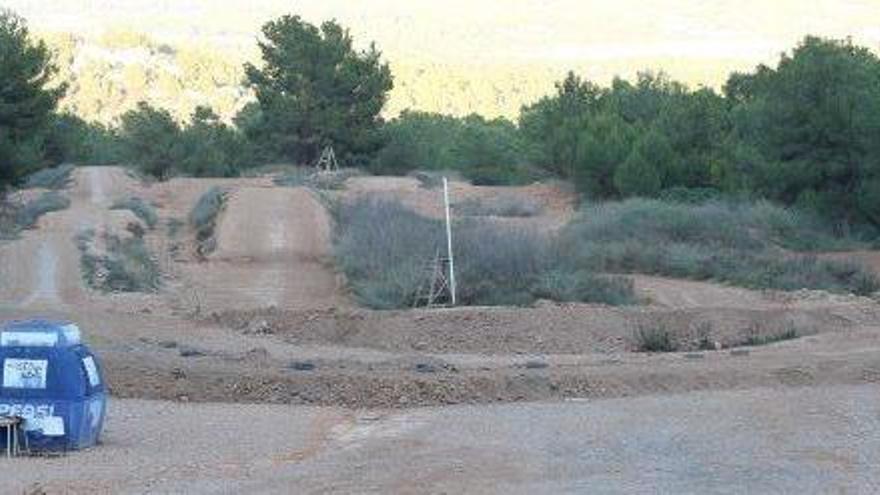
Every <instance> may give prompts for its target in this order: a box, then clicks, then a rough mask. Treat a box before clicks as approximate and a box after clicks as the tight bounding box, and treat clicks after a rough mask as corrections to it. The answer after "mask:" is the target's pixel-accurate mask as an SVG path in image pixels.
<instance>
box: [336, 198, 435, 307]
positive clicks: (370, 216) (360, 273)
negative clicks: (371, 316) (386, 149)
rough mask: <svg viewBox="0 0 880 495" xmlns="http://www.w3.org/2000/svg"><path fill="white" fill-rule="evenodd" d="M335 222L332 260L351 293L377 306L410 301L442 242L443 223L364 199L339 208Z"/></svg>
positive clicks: (396, 205) (389, 203)
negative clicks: (345, 280)
mask: <svg viewBox="0 0 880 495" xmlns="http://www.w3.org/2000/svg"><path fill="white" fill-rule="evenodd" d="M337 227H338V233H337V238H336V245H335V255H336V259H337V262H338V264H339V267H340V268H341V269H342V271H343V272H344V273H345V274H346V276H347V277H348V280H349V282H350V283H351V286H352V289H353V290H354V293H355V296H356V297H357V298H358V299H359V300H360V301H361V302H362V303H363V304H365V305H366V306H369V307H372V308H376V309H392V308H403V307H410V306H412V305H413V304H414V303H415V300H416V298H417V296H418V293H419V290H420V288H421V287H422V286H423V285H424V284H425V283H426V282H427V279H426V277H427V274H426V270H428V268H429V267H430V262H431V260H433V259H434V258H435V257H436V256H437V254H438V253H439V252H441V251H440V250H441V247H442V246H443V245H444V237H443V227H442V225H441V223H440V222H438V221H435V220H431V219H428V218H424V217H422V216H419V215H417V214H415V213H414V212H412V211H411V210H409V209H407V208H405V207H404V206H403V205H401V204H400V203H399V202H396V201H388V200H377V199H366V198H363V199H359V200H357V201H355V202H353V203H349V204H343V205H342V206H341V207H340V208H339V210H338V219H337Z"/></svg>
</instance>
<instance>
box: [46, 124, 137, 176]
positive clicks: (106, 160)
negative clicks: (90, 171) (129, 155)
mask: <svg viewBox="0 0 880 495" xmlns="http://www.w3.org/2000/svg"><path fill="white" fill-rule="evenodd" d="M45 146H46V151H45V152H46V156H47V158H48V160H49V162H50V163H53V164H54V163H77V164H88V165H110V164H115V163H119V162H120V161H122V160H123V159H124V157H125V151H126V150H125V147H124V146H123V143H122V142H121V141H120V139H119V136H118V135H117V131H116V129H114V128H111V127H109V126H105V125H103V124H99V123H94V122H86V121H85V120H83V119H81V118H79V117H77V116H76V115H72V114H69V113H63V114H60V115H56V116H54V118H53V119H52V121H51V124H50V127H49V130H48V132H47V136H46V142H45Z"/></svg>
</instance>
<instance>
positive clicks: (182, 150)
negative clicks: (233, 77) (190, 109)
mask: <svg viewBox="0 0 880 495" xmlns="http://www.w3.org/2000/svg"><path fill="white" fill-rule="evenodd" d="M121 134H122V139H123V143H124V145H125V148H126V157H127V158H128V160H129V161H130V162H131V163H132V164H133V165H134V166H136V167H137V168H138V169H139V170H140V171H141V172H143V173H144V174H146V175H149V176H152V177H155V178H157V179H159V180H165V179H168V178H169V177H171V176H172V175H185V176H194V177H232V176H236V175H238V174H239V173H240V172H241V170H242V169H243V168H245V166H246V165H249V164H251V162H250V161H249V156H248V150H249V145H248V143H247V142H246V141H245V139H244V136H242V135H241V134H240V133H239V132H238V131H236V130H235V129H233V128H231V127H229V126H227V125H226V124H224V123H223V122H220V120H219V119H218V117H217V115H216V114H214V112H212V111H211V109H209V108H205V107H198V108H196V111H195V113H193V116H192V120H191V121H190V122H189V123H188V125H186V126H181V125H180V124H178V123H177V122H176V121H175V120H174V119H173V118H172V116H171V114H170V113H168V112H167V111H165V110H159V109H155V108H153V107H151V106H149V105H147V104H146V103H141V104H140V105H138V108H137V110H132V111H130V112H128V113H126V114H125V115H123V116H122V131H121Z"/></svg>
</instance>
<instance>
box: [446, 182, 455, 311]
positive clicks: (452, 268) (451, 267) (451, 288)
mask: <svg viewBox="0 0 880 495" xmlns="http://www.w3.org/2000/svg"><path fill="white" fill-rule="evenodd" d="M443 200H444V202H445V203H446V252H447V254H448V255H449V292H451V293H452V305H453V306H455V304H456V299H455V258H454V257H453V256H452V218H451V215H450V213H449V181H447V180H446V177H443Z"/></svg>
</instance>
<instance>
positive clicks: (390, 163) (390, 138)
mask: <svg viewBox="0 0 880 495" xmlns="http://www.w3.org/2000/svg"><path fill="white" fill-rule="evenodd" d="M383 133H384V134H385V140H386V145H385V147H384V148H383V149H382V150H381V151H380V152H379V153H378V155H377V156H376V158H375V159H374V160H373V162H372V163H371V164H370V166H369V169H370V171H371V172H373V173H377V174H397V175H405V174H408V173H410V172H413V171H415V170H454V171H456V172H458V173H460V174H461V175H462V176H464V177H465V178H467V179H468V180H470V181H471V182H472V183H474V184H476V185H515V184H525V183H529V182H532V181H534V180H535V179H536V178H539V177H543V176H546V175H547V174H546V172H544V173H540V172H538V171H537V170H536V169H534V168H531V167H529V166H528V165H527V160H526V155H527V153H526V150H525V145H524V143H523V140H522V139H521V137H520V135H519V130H518V129H517V127H516V126H515V125H514V124H513V123H512V122H510V121H507V120H505V119H494V120H487V119H484V118H483V117H480V116H478V115H470V116H468V117H464V118H456V117H451V116H448V115H440V114H431V113H424V112H403V113H402V114H401V115H400V116H399V117H397V118H396V119H394V120H392V121H391V122H389V123H388V124H386V125H385V127H384V129H383Z"/></svg>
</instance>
